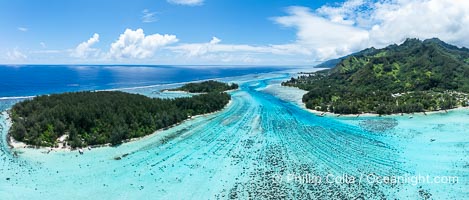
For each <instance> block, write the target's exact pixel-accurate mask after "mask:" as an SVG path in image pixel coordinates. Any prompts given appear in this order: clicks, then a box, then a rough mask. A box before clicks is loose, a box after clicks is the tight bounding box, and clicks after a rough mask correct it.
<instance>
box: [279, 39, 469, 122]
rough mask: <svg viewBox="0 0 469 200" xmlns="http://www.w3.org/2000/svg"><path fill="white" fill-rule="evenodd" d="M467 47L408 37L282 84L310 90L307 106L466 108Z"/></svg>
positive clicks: (383, 110) (349, 110) (337, 109)
mask: <svg viewBox="0 0 469 200" xmlns="http://www.w3.org/2000/svg"><path fill="white" fill-rule="evenodd" d="M468 59H469V49H467V48H458V47H455V46H452V45H449V44H446V43H444V42H442V41H440V40H439V39H429V40H425V41H420V40H417V39H408V40H406V41H405V42H404V43H403V44H401V45H399V46H398V45H391V46H388V47H386V48H384V49H374V48H369V49H366V50H364V51H361V52H358V53H355V54H352V55H350V56H347V57H344V58H343V59H342V60H341V61H340V62H339V63H338V64H337V65H336V67H335V68H332V69H327V70H323V71H319V72H315V73H311V74H308V75H302V76H300V77H298V78H292V79H291V80H289V81H286V82H284V83H282V85H285V86H294V87H298V88H301V89H304V90H307V91H309V92H308V93H306V94H305V95H304V96H303V102H305V104H306V107H307V108H309V109H315V110H320V111H327V112H334V113H341V114H358V113H377V114H391V113H412V112H423V111H434V110H441V109H451V108H455V107H457V106H468V102H469V98H468V95H467V94H468V93H469V63H468V62H467V60H468Z"/></svg>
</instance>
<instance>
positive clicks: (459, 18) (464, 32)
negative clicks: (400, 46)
mask: <svg viewBox="0 0 469 200" xmlns="http://www.w3.org/2000/svg"><path fill="white" fill-rule="evenodd" d="M372 18H373V19H374V20H375V21H376V23H375V25H374V26H373V27H372V28H371V30H370V36H371V40H372V41H373V42H374V43H376V44H378V45H384V44H387V43H389V42H399V41H401V40H403V39H404V38H407V37H416V38H421V39H425V38H432V37H438V38H440V39H442V40H443V41H446V42H449V43H453V44H456V45H460V46H469V40H467V36H469V1H466V0H415V1H409V0H399V1H394V2H392V3H388V2H379V3H376V4H375V7H374V12H373V15H372Z"/></svg>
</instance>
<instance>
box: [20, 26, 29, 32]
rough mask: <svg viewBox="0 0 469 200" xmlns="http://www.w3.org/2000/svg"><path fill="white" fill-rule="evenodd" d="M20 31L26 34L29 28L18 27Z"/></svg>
mask: <svg viewBox="0 0 469 200" xmlns="http://www.w3.org/2000/svg"><path fill="white" fill-rule="evenodd" d="M18 30H19V31H21V32H26V31H28V28H25V27H18Z"/></svg>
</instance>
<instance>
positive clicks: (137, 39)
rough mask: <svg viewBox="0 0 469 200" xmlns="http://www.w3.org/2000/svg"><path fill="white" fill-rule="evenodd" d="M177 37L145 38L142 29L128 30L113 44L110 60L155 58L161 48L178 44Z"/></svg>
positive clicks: (154, 36)
mask: <svg viewBox="0 0 469 200" xmlns="http://www.w3.org/2000/svg"><path fill="white" fill-rule="evenodd" d="M177 41H178V39H177V37H176V36H175V35H168V34H165V35H160V34H153V35H147V36H145V34H144V32H143V30H142V29H137V30H135V31H134V30H131V29H126V30H125V32H124V33H123V34H121V35H120V36H119V39H118V40H117V41H115V42H114V43H112V44H111V49H110V50H109V53H108V57H109V58H118V59H121V58H134V59H135V58H137V59H144V58H149V57H151V56H153V54H154V53H155V51H156V50H157V49H159V48H161V47H164V46H166V45H169V44H172V43H175V42H177Z"/></svg>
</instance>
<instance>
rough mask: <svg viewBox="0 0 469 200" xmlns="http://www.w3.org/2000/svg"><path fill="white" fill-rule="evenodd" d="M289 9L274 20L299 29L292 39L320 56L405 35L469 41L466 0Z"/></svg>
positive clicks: (367, 0) (391, 0) (354, 1)
mask: <svg viewBox="0 0 469 200" xmlns="http://www.w3.org/2000/svg"><path fill="white" fill-rule="evenodd" d="M287 13H288V15H287V16H282V17H277V18H274V20H275V21H276V22H277V23H279V24H281V25H283V26H286V27H292V28H295V29H296V30H297V41H296V42H295V43H294V44H290V45H296V46H298V47H302V48H305V49H306V50H307V51H309V52H311V53H312V54H313V55H315V57H316V58H318V59H328V58H334V57H339V56H344V55H347V54H349V53H351V52H354V51H358V50H361V49H363V48H366V47H370V46H375V47H383V46H386V45H388V44H391V43H400V42H402V41H403V40H405V39H406V38H409V37H411V38H420V39H426V38H432V37H438V38H440V39H442V40H444V41H446V42H450V43H453V44H456V45H460V46H468V45H469V40H467V39H466V37H467V35H469V26H467V24H469V1H464V0H378V1H371V0H348V1H345V2H344V3H342V4H336V5H335V6H330V5H327V6H322V7H321V8H319V9H317V10H310V9H309V8H306V7H290V8H288V9H287ZM305 52H306V51H305Z"/></svg>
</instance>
